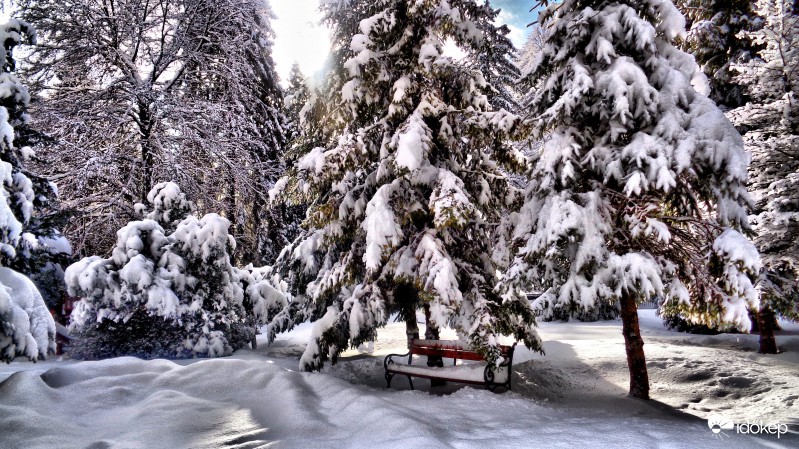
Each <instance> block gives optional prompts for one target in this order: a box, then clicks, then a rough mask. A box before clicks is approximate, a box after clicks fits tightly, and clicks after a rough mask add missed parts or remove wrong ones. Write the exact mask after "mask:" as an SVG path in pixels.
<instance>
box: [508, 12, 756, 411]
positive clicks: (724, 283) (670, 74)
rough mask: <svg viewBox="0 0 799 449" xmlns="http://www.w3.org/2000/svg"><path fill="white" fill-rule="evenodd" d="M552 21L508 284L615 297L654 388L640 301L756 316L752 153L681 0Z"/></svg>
mask: <svg viewBox="0 0 799 449" xmlns="http://www.w3.org/2000/svg"><path fill="white" fill-rule="evenodd" d="M546 3H550V2H546ZM539 21H540V22H541V23H544V21H551V28H550V32H551V35H550V37H549V39H548V40H547V46H546V47H545V48H544V49H543V51H542V52H541V56H540V58H539V61H538V62H539V64H538V65H537V66H536V67H535V68H534V69H533V71H532V72H531V74H530V75H529V76H528V77H527V78H526V79H525V83H526V84H527V85H528V86H529V87H530V88H531V91H530V96H529V99H528V102H527V106H528V108H529V115H528V123H529V125H530V127H531V130H532V137H533V138H540V136H541V135H543V134H545V133H546V134H548V137H549V139H548V140H547V141H546V142H545V143H544V145H543V147H542V149H541V151H540V152H539V153H538V154H537V155H536V156H535V159H534V164H533V168H532V170H531V171H530V173H529V178H530V183H529V185H528V188H527V195H526V201H525V204H524V206H523V207H522V208H521V209H520V210H519V211H518V212H517V213H514V214H512V216H511V219H510V223H511V225H510V226H509V233H508V238H509V239H510V241H511V242H513V245H514V247H515V248H516V249H517V252H516V257H515V259H514V260H513V261H512V264H511V268H510V269H509V270H508V275H507V276H506V277H505V279H504V280H505V282H504V284H503V285H502V286H501V287H502V288H503V289H505V290H506V291H508V292H509V294H515V295H519V296H521V295H523V292H524V289H526V288H527V287H528V285H529V284H528V283H530V282H532V283H533V285H534V287H536V289H540V290H542V291H544V294H543V295H541V297H539V298H538V299H537V300H536V301H535V307H539V308H541V309H551V308H557V307H566V308H571V307H572V306H578V307H584V308H588V307H591V306H595V305H596V304H597V303H598V302H600V301H608V302H618V303H619V305H620V310H621V316H622V326H623V334H624V337H625V342H626V344H627V348H626V349H627V355H628V366H629V369H630V375H631V382H630V393H631V394H632V395H634V396H638V397H642V398H647V397H648V395H649V382H648V376H647V372H646V363H645V358H644V352H643V340H642V339H641V336H640V332H639V329H638V321H637V313H636V308H637V303H640V302H641V301H646V300H653V299H654V298H664V300H665V301H666V302H667V303H669V304H674V305H676V306H678V307H680V308H681V310H683V311H684V313H685V314H686V316H687V317H688V318H689V319H692V320H693V321H699V322H704V323H714V322H726V323H732V324H734V325H736V326H738V327H739V328H741V329H742V330H748V329H749V326H750V320H749V315H748V312H747V308H750V307H756V306H757V304H758V295H757V292H756V291H755V288H754V281H755V279H756V276H757V273H758V271H759V269H760V262H759V258H758V253H757V250H756V249H755V248H754V246H753V245H752V243H751V242H750V241H748V240H747V239H746V238H745V237H744V236H743V234H742V232H745V231H746V230H748V222H747V210H746V207H747V206H748V205H749V197H748V194H747V191H746V182H747V165H748V155H747V154H746V153H745V151H744V148H743V140H742V139H741V137H740V135H739V134H738V132H737V131H736V130H735V128H734V127H733V126H732V124H731V123H730V122H729V120H727V119H726V117H725V116H724V114H723V113H722V112H721V111H720V110H719V109H718V108H717V107H716V105H715V104H714V103H713V102H712V101H711V100H709V99H708V98H707V97H706V96H705V95H704V94H703V93H707V83H706V78H705V76H704V75H703V74H702V73H701V72H700V71H699V67H698V66H697V65H696V63H695V61H694V59H693V57H692V56H690V55H688V54H686V53H684V52H682V51H680V50H679V49H678V48H676V47H675V44H676V43H678V42H679V40H678V38H680V37H684V36H685V20H684V18H683V16H682V14H681V13H680V12H679V11H678V10H677V9H676V8H675V6H674V4H673V3H672V2H671V1H670V0H643V1H632V0H615V1H600V0H564V1H563V2H560V3H554V2H552V4H550V5H549V7H548V8H547V9H546V10H545V11H544V12H542V13H541V14H540V16H539ZM536 86H542V88H540V89H534V88H535V87H536ZM697 89H699V90H700V91H697ZM500 246H501V245H500Z"/></svg>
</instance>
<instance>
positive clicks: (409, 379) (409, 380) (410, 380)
mask: <svg viewBox="0 0 799 449" xmlns="http://www.w3.org/2000/svg"><path fill="white" fill-rule="evenodd" d="M408 383H410V384H411V390H413V389H414V388H413V379H411V376H408Z"/></svg>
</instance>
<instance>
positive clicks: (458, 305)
mask: <svg viewBox="0 0 799 449" xmlns="http://www.w3.org/2000/svg"><path fill="white" fill-rule="evenodd" d="M323 10H324V12H325V14H326V19H325V20H326V21H327V22H328V23H329V24H331V26H332V28H333V49H332V51H333V64H332V68H331V73H330V74H329V76H328V82H329V84H330V85H331V86H333V89H331V92H330V95H331V96H332V97H333V98H332V100H331V101H329V102H328V105H329V106H330V107H331V111H330V118H328V122H329V123H331V127H334V128H335V127H337V126H339V124H341V127H340V132H339V133H338V139H337V140H336V141H334V143H333V145H329V146H326V147H317V148H314V149H312V150H310V151H308V152H307V153H305V154H304V155H303V156H302V157H301V158H300V159H299V160H298V161H297V163H296V164H295V166H294V167H293V168H292V169H291V171H290V174H289V176H287V177H286V178H284V179H282V180H281V181H280V182H279V183H278V188H277V189H275V191H273V192H272V193H273V194H274V195H275V197H290V198H291V197H294V198H296V197H305V198H307V201H308V202H309V204H310V206H309V210H308V214H307V219H306V222H305V224H306V226H307V227H308V230H307V231H306V232H305V233H304V234H303V235H302V236H301V238H299V239H298V240H297V241H296V242H295V243H293V244H292V245H291V246H289V247H287V248H286V249H285V250H284V251H283V253H282V255H281V258H280V259H279V261H278V266H279V267H280V272H281V274H283V275H284V276H285V277H286V279H287V281H288V283H289V284H290V285H291V286H292V291H293V292H294V293H295V300H296V302H295V303H294V304H293V305H294V307H296V312H295V318H294V322H301V321H304V320H306V319H312V320H315V321H316V324H315V328H314V334H313V337H312V341H311V343H309V345H308V348H307V350H306V352H305V354H304V355H303V357H302V360H301V367H302V368H304V369H319V368H321V367H322V365H323V364H324V362H325V361H326V360H329V359H330V360H332V361H333V362H335V360H336V357H337V355H338V354H339V353H340V352H341V351H342V350H344V349H346V347H347V346H348V345H350V344H352V345H355V346H357V345H359V344H361V343H363V342H365V341H368V340H371V339H373V338H374V336H375V332H376V329H377V328H378V327H380V326H382V325H384V324H385V322H386V319H387V317H388V316H389V313H391V312H393V311H399V310H404V313H403V317H404V318H405V319H406V320H409V319H410V316H411V314H409V313H408V312H409V311H410V310H414V311H415V310H417V309H418V308H420V307H421V306H422V305H423V304H427V305H428V306H429V309H430V322H431V323H432V324H433V325H436V326H445V325H450V326H453V327H455V328H456V329H458V330H459V331H461V332H462V333H463V334H465V335H468V337H469V339H470V340H471V343H472V344H473V345H474V346H475V347H477V348H478V349H479V350H480V351H482V352H483V353H484V354H485V355H486V357H487V358H488V359H489V360H490V361H491V362H492V363H493V362H494V361H496V359H497V358H498V357H499V348H498V343H499V342H498V337H499V336H500V335H503V334H511V335H513V336H514V337H516V338H517V339H520V340H524V341H525V343H526V344H527V345H528V347H530V348H532V349H536V350H537V349H540V342H539V340H538V337H537V335H536V333H535V332H534V329H533V325H534V317H533V314H532V310H531V309H530V307H529V304H528V302H527V301H526V299H519V298H516V297H506V298H503V297H500V296H499V295H497V294H496V292H494V290H493V287H494V285H495V282H496V266H495V265H494V264H493V262H492V261H491V258H490V249H491V233H492V232H493V228H494V226H495V225H494V223H496V222H497V221H498V219H499V215H500V214H501V211H502V210H503V209H504V208H505V205H506V204H507V203H508V202H511V201H513V200H514V198H516V197H517V193H516V191H515V190H514V189H513V188H511V187H510V186H509V183H508V180H507V177H506V176H505V175H504V174H503V173H502V172H501V171H500V170H499V168H498V166H497V163H496V160H495V159H494V158H496V159H497V160H498V159H502V158H504V159H506V160H510V159H514V158H516V157H517V155H516V154H515V153H513V152H511V151H510V149H509V148H508V147H507V146H506V145H505V143H504V136H506V135H507V133H508V132H509V131H510V130H511V129H512V128H513V127H514V126H515V124H516V123H517V121H518V119H517V117H516V116H515V115H513V114H512V113H510V112H508V111H506V110H503V109H495V108H494V107H493V106H492V104H493V103H492V99H497V101H499V99H498V98H497V97H494V95H498V94H497V92H498V90H495V89H493V87H492V85H491V84H490V82H489V81H490V80H491V78H492V75H490V74H489V73H487V72H486V70H487V69H492V70H496V69H500V68H502V67H508V64H511V62H510V59H509V58H510V56H511V54H510V51H511V49H512V47H511V46H510V44H509V42H508V41H507V38H506V37H505V36H504V34H503V31H502V30H500V29H497V28H496V27H495V26H493V25H491V23H492V21H493V19H494V18H495V17H496V14H497V12H496V11H494V10H493V9H491V8H490V6H488V5H484V4H478V3H477V2H474V1H467V0H456V1H450V2H445V1H429V2H417V3H409V2H402V1H380V2H367V1H355V2H345V1H326V2H324V3H323ZM447 38H452V39H453V40H454V41H455V42H456V43H457V44H458V45H459V46H460V47H461V48H462V49H463V50H464V51H465V52H466V53H467V59H468V61H470V63H459V62H457V61H454V60H452V59H451V58H449V57H447V56H444V55H443V54H442V51H443V50H442V46H443V43H444V40H445V39H447ZM497 43H500V44H502V45H497ZM477 55H488V56H490V58H489V59H482V60H480V61H477V59H478V58H477ZM494 73H495V74H496V73H498V72H494ZM398 285H409V286H410V287H411V288H412V289H413V290H415V292H414V294H413V295H408V296H404V297H397V295H396V293H397V292H396V291H395V290H396V287H397V286H398ZM412 298H418V301H416V302H413V303H412V304H404V303H403V302H404V301H409V300H412Z"/></svg>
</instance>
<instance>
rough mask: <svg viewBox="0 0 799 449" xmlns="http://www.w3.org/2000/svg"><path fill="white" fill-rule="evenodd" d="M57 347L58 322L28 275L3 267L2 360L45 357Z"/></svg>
mask: <svg viewBox="0 0 799 449" xmlns="http://www.w3.org/2000/svg"><path fill="white" fill-rule="evenodd" d="M50 351H55V322H54V321H53V317H52V315H50V311H49V310H48V309H47V306H46V305H45V304H44V300H43V299H42V295H40V294H39V291H38V290H37V289H36V286H35V285H34V284H33V282H31V280H30V279H28V278H27V277H25V276H23V275H21V274H19V273H17V272H16V271H14V270H11V269H9V268H6V267H0V360H2V361H4V362H10V361H11V360H13V359H14V358H15V357H16V356H25V357H27V358H28V359H30V360H34V361H35V360H38V359H43V358H45V357H46V356H47V354H48V352H50Z"/></svg>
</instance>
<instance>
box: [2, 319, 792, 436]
mask: <svg viewBox="0 0 799 449" xmlns="http://www.w3.org/2000/svg"><path fill="white" fill-rule="evenodd" d="M640 316H641V320H642V326H643V330H644V337H645V341H646V346H645V350H646V353H647V360H648V361H649V368H650V371H649V374H650V380H651V382H652V396H653V399H654V400H653V401H650V402H644V401H638V400H634V399H630V398H627V397H626V394H625V393H626V382H627V377H626V376H627V373H626V365H625V359H624V346H623V339H622V337H621V335H620V332H619V331H620V323H619V322H618V321H611V322H599V323H542V324H541V329H540V330H541V335H542V338H543V340H544V342H545V343H544V348H545V350H546V351H547V355H546V356H540V355H537V354H534V353H532V352H530V351H528V350H526V349H525V348H523V347H522V348H518V347H517V351H516V356H515V359H514V362H515V363H514V379H513V382H514V386H513V391H512V392H509V393H503V394H494V393H490V392H488V391H485V390H481V389H478V388H472V387H462V386H459V385H448V386H446V387H439V388H435V389H432V390H431V389H430V387H429V382H427V381H425V380H423V379H416V380H414V384H415V386H416V387H417V389H418V390H417V391H409V390H408V385H407V380H405V379H403V378H400V377H396V378H395V379H394V381H393V382H392V389H391V390H386V389H385V388H384V387H385V381H384V379H383V369H382V359H383V356H384V355H385V354H388V353H390V352H403V351H402V349H403V347H404V338H405V336H404V323H392V324H390V325H389V326H388V327H387V328H385V329H383V330H381V332H380V333H379V336H378V341H377V342H376V344H375V345H374V349H373V352H372V353H371V354H369V353H368V352H367V351H366V350H365V348H364V349H363V350H362V351H357V350H351V351H348V352H347V353H345V354H344V355H343V357H342V359H341V360H340V362H339V364H337V365H335V366H332V367H329V368H326V369H325V370H324V372H323V373H300V372H297V366H298V363H299V357H300V355H301V354H302V351H303V350H304V345H305V341H306V337H307V336H308V335H309V334H310V332H311V326H310V325H303V326H300V327H299V328H298V329H296V330H295V331H293V332H292V333H289V334H285V335H281V336H279V337H278V340H277V341H276V342H275V343H274V344H273V345H272V346H270V347H265V346H261V347H260V348H259V349H258V350H244V351H238V352H237V353H235V354H234V355H233V356H232V357H227V358H221V359H211V360H199V361H198V360H191V361H177V362H172V361H166V360H154V361H141V360H138V359H133V358H119V359H111V360H106V361H100V362H74V361H63V360H52V359H51V360H48V361H46V362H39V363H36V364H33V363H30V362H14V363H12V364H10V365H4V366H2V367H0V379H4V381H3V382H2V383H0V429H2V433H0V447H2V448H53V447H59V448H62V447H63V448H71V447H75V448H85V447H91V448H95V449H96V448H116V447H119V448H139V447H141V448H160V447H163V448H177V447H191V448H203V447H209V448H210V447H239V448H249V447H297V448H310V447H381V448H383V447H398V448H399V447H402V448H417V447H418V448H424V447H452V448H472V447H474V448H484V447H547V448H560V447H563V448H570V447H592V448H602V447H614V448H615V447H629V448H644V447H646V448H649V447H652V448H692V449H693V448H704V447H710V448H714V447H718V448H730V447H736V448H737V447H796V446H797V444H798V443H799V438H797V435H796V434H792V435H782V436H781V438H779V439H777V437H776V436H774V435H761V436H758V437H752V436H746V435H739V434H736V432H735V430H727V431H725V434H726V436H721V435H715V434H713V433H712V432H711V431H710V429H709V428H708V426H707V421H706V418H707V417H708V416H709V415H710V414H711V413H722V414H724V415H725V416H727V417H729V418H731V419H733V420H734V421H735V422H745V421H746V419H749V420H751V421H756V420H763V421H764V423H772V422H792V423H793V425H794V426H793V430H796V424H799V423H797V421H796V418H797V417H798V416H799V401H797V398H798V397H797V394H799V377H797V375H799V326H796V325H790V324H786V325H785V330H784V331H782V333H781V335H779V336H778V343H779V344H780V346H781V347H782V348H783V349H784V350H786V352H785V353H783V354H779V355H776V356H766V355H760V354H757V353H756V352H755V349H756V347H757V346H756V344H757V336H756V335H731V334H728V335H720V336H696V335H689V334H680V333H675V332H670V331H667V330H665V329H663V327H662V326H661V324H660V320H659V319H658V318H657V317H656V316H654V313H653V311H651V310H644V311H641V313H640ZM451 334H452V333H451V331H445V332H444V335H443V336H442V338H452V337H453V335H451ZM679 409H682V410H679ZM791 420H793V421H791Z"/></svg>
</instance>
